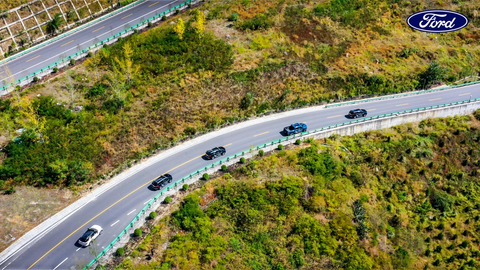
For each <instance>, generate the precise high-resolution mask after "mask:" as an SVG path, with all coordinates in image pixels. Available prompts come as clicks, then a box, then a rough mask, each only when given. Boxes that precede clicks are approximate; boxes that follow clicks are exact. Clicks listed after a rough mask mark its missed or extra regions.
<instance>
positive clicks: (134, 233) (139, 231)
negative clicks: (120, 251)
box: [133, 228, 142, 237]
mask: <svg viewBox="0 0 480 270" xmlns="http://www.w3.org/2000/svg"><path fill="white" fill-rule="evenodd" d="M133 236H135V237H139V236H142V229H140V228H137V229H135V231H134V232H133Z"/></svg>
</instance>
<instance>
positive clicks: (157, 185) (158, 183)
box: [151, 173, 173, 190]
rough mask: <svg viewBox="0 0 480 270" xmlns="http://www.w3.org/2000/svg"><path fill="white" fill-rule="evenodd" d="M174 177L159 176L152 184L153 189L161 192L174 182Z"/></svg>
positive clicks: (167, 175)
mask: <svg viewBox="0 0 480 270" xmlns="http://www.w3.org/2000/svg"><path fill="white" fill-rule="evenodd" d="M172 179H173V177H172V176H171V175H170V174H168V173H166V174H164V175H161V176H159V177H158V178H157V179H155V180H154V181H153V182H152V186H151V187H152V189H155V190H159V189H161V188H162V187H164V186H166V185H167V184H168V183H171V182H172Z"/></svg>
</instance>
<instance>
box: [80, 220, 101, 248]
mask: <svg viewBox="0 0 480 270" xmlns="http://www.w3.org/2000/svg"><path fill="white" fill-rule="evenodd" d="M102 231H103V229H102V227H100V226H98V225H93V226H92V227H91V228H89V229H88V230H87V231H86V232H85V233H84V234H83V235H82V237H80V239H78V243H79V244H80V245H82V246H84V247H88V246H89V245H90V243H91V242H92V240H95V239H96V238H97V237H98V236H99V235H100V234H102Z"/></svg>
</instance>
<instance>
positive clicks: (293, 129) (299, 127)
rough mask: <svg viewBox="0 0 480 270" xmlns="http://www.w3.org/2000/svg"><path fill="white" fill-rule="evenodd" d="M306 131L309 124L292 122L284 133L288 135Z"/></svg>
mask: <svg viewBox="0 0 480 270" xmlns="http://www.w3.org/2000/svg"><path fill="white" fill-rule="evenodd" d="M305 131H307V125H306V124H304V123H295V124H291V125H290V126H288V127H285V128H284V129H283V134H284V135H286V136H289V135H291V134H297V133H300V132H305Z"/></svg>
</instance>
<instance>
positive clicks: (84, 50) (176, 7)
mask: <svg viewBox="0 0 480 270" xmlns="http://www.w3.org/2000/svg"><path fill="white" fill-rule="evenodd" d="M140 1H146V0H140ZM195 1H196V0H187V1H184V2H182V3H180V4H178V5H176V6H174V7H172V8H170V9H168V10H166V11H164V12H161V13H160V14H157V15H155V16H153V17H150V18H149V19H147V20H144V21H143V22H140V23H138V24H136V25H134V26H132V27H130V28H128V29H125V30H123V31H121V32H120V33H117V34H115V35H113V36H111V37H108V38H106V39H104V40H102V41H100V42H97V43H96V44H94V45H92V46H89V47H88V48H85V49H83V50H81V51H78V52H76V53H74V54H72V55H69V56H67V57H65V58H63V59H62V60H60V61H57V62H55V63H53V64H51V65H48V66H47V67H45V68H42V69H40V70H38V71H35V72H33V73H31V74H29V75H27V76H25V77H22V78H20V79H18V80H16V81H15V82H14V83H13V85H17V84H20V83H21V82H22V81H24V80H28V79H30V78H31V79H33V78H34V77H35V76H36V75H38V74H42V73H44V72H46V71H50V70H51V69H52V68H54V67H57V66H58V65H60V64H63V63H65V61H68V60H70V59H73V58H76V57H78V56H81V55H84V54H87V53H88V52H89V51H90V50H92V49H93V48H97V47H98V46H102V45H103V44H105V43H108V42H109V41H111V40H114V39H117V38H118V37H121V36H122V35H124V34H127V33H128V32H130V31H134V30H135V29H136V28H137V27H140V26H142V25H146V24H148V23H149V22H151V21H155V20H158V19H159V18H162V17H163V16H166V15H167V14H169V13H171V12H173V11H175V10H177V9H179V8H181V7H183V6H186V5H188V4H189V3H191V2H195ZM139 3H140V2H136V4H139ZM134 4H135V3H134ZM130 7H131V6H125V7H124V8H123V9H126V8H130ZM123 9H121V10H123ZM118 12H120V10H118V11H117V13H118ZM110 16H113V14H112V15H110ZM92 23H93V22H92ZM84 27H86V26H84ZM51 42H53V41H51ZM11 85H12V84H8V85H5V86H2V87H1V88H0V91H5V90H6V89H7V88H8V87H9V86H11Z"/></svg>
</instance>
